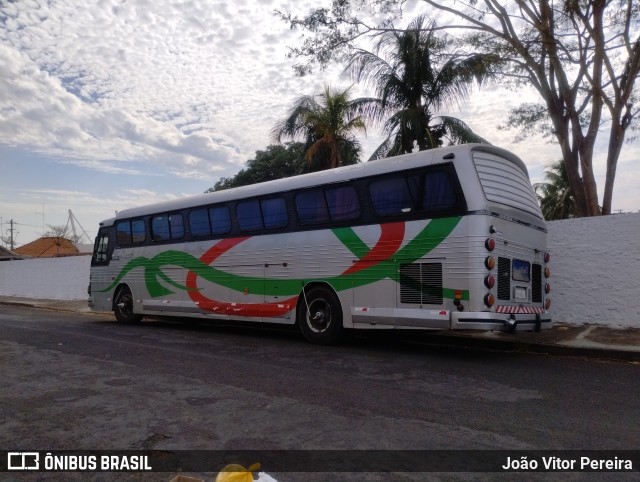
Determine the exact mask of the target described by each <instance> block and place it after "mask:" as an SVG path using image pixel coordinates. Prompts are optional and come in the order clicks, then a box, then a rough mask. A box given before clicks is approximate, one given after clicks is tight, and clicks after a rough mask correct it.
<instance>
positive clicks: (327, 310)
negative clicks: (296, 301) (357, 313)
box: [298, 286, 343, 345]
mask: <svg viewBox="0 0 640 482" xmlns="http://www.w3.org/2000/svg"><path fill="white" fill-rule="evenodd" d="M302 296H303V298H302V303H301V305H300V307H299V310H298V323H299V325H300V330H301V331H302V334H303V335H304V337H305V338H306V339H307V340H308V341H310V342H311V343H315V344H318V345H330V344H332V343H336V342H337V341H339V340H340V338H342V332H343V326H342V307H341V306H340V300H339V299H338V297H337V296H336V294H335V293H334V292H333V291H332V290H330V289H329V288H327V287H324V286H316V287H314V288H311V289H310V290H308V291H307V290H305V292H304V293H303V294H302Z"/></svg>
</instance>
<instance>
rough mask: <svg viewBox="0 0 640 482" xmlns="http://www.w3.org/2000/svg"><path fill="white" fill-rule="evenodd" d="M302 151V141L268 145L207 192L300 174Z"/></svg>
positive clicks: (301, 170)
mask: <svg viewBox="0 0 640 482" xmlns="http://www.w3.org/2000/svg"><path fill="white" fill-rule="evenodd" d="M304 151H305V149H304V144H303V143H302V142H287V143H286V144H284V145H280V144H278V145H270V146H268V147H267V148H266V149H265V150H263V151H256V155H255V157H254V158H253V159H249V160H248V161H247V162H246V164H245V167H244V169H242V170H241V171H240V172H238V173H237V174H236V175H235V176H233V177H222V178H220V179H219V180H218V181H217V182H216V183H215V185H214V186H213V187H211V188H209V189H208V190H207V192H213V191H222V190H224V189H229V188H232V187H240V186H247V185H249V184H256V183H258V182H265V181H271V180H274V179H281V178H284V177H290V176H295V175H296V174H301V173H303V172H305V171H306V170H307V164H306V162H305V160H304Z"/></svg>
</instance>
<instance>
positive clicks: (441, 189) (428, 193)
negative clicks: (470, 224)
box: [422, 171, 456, 211]
mask: <svg viewBox="0 0 640 482" xmlns="http://www.w3.org/2000/svg"><path fill="white" fill-rule="evenodd" d="M455 204H456V192H455V190H454V188H453V186H452V185H451V179H449V176H448V175H447V173H446V172H444V171H434V172H428V173H426V174H425V176H424V197H423V199H422V208H423V209H426V210H427V211H440V210H443V209H450V208H452V207H454V206H455Z"/></svg>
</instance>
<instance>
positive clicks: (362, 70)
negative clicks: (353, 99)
mask: <svg viewBox="0 0 640 482" xmlns="http://www.w3.org/2000/svg"><path fill="white" fill-rule="evenodd" d="M446 49H447V40H446V39H445V38H438V37H437V36H436V34H435V31H434V30H433V25H429V26H426V25H425V19H424V17H418V18H417V19H415V20H414V21H413V22H412V23H411V24H410V25H409V27H408V28H407V29H406V30H401V31H394V30H392V31H388V32H385V33H383V34H382V35H381V36H380V39H379V41H378V42H377V44H376V47H375V49H374V51H373V52H370V51H368V50H364V49H356V51H355V52H354V53H353V54H352V55H351V57H350V58H349V60H348V63H347V67H346V69H345V70H346V71H348V72H350V73H351V75H352V77H353V78H354V79H355V80H357V81H358V82H360V81H364V82H365V83H366V84H369V85H370V86H372V87H373V88H375V91H376V94H377V95H378V101H379V104H378V109H376V110H375V117H376V118H378V119H379V120H382V119H386V120H385V122H384V125H383V129H384V131H385V133H386V134H387V139H386V140H385V141H384V142H383V143H382V144H381V145H380V147H378V149H376V151H375V152H374V153H373V155H372V159H376V158H381V157H386V156H388V155H391V156H393V155H397V154H404V153H407V152H412V151H413V150H414V147H417V148H418V149H419V150H421V151H422V150H425V149H431V148H434V147H439V146H441V145H443V143H444V141H445V140H448V141H449V143H450V144H461V143H465V142H487V141H486V140H484V139H483V138H482V137H480V136H478V135H477V134H475V133H474V132H473V131H472V130H471V129H470V128H469V127H468V126H467V125H466V124H465V123H464V122H463V121H461V120H460V119H457V118H455V117H451V116H439V115H436V112H437V111H438V110H439V109H441V108H443V107H448V106H451V105H453V104H456V103H458V102H459V101H461V100H463V99H465V98H466V97H467V96H468V94H469V91H470V87H471V86H472V85H473V83H474V82H475V81H477V82H478V83H482V82H483V81H484V80H485V79H486V78H487V77H489V76H491V70H490V67H491V65H492V64H494V63H496V62H497V60H498V57H497V56H495V55H476V54H472V55H455V54H454V55H450V54H445V51H446Z"/></svg>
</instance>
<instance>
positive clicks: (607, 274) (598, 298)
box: [0, 213, 640, 328]
mask: <svg viewBox="0 0 640 482" xmlns="http://www.w3.org/2000/svg"><path fill="white" fill-rule="evenodd" d="M548 229H549V238H548V245H549V251H550V252H551V256H552V257H551V263H550V265H549V266H550V268H551V279H550V284H551V301H552V307H551V310H552V311H551V312H552V316H553V319H554V320H555V321H561V322H565V323H570V324H574V325H581V324H583V323H589V324H600V325H610V326H623V327H629V326H634V327H638V328H640V213H637V214H617V215H613V216H604V217H595V218H580V219H568V220H564V221H553V222H550V223H548ZM90 261H91V258H90V257H89V256H77V257H69V258H48V259H32V260H21V261H3V262H0V295H1V296H20V297H27V298H42V299H61V300H84V299H86V298H87V285H88V284H89V264H90Z"/></svg>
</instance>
